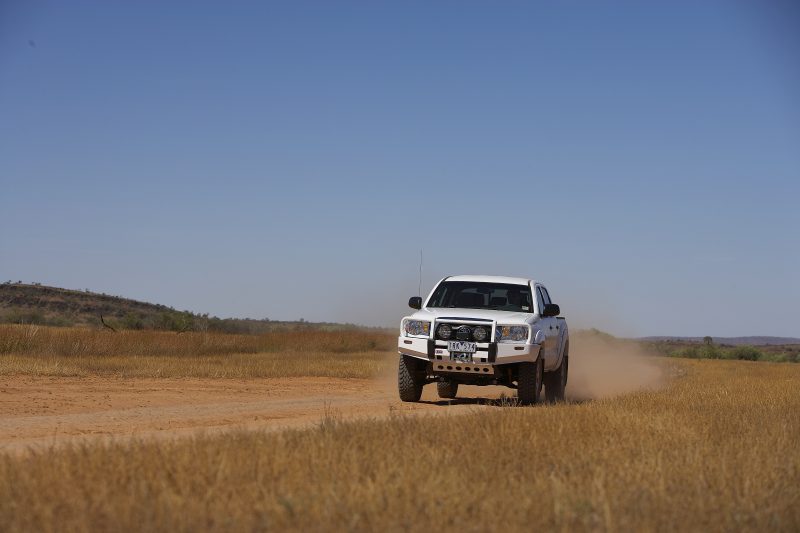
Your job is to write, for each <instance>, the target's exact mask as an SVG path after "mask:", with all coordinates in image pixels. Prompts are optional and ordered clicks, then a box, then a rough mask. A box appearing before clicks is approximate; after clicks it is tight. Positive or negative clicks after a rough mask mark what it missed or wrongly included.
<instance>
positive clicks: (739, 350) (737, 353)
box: [727, 346, 763, 361]
mask: <svg viewBox="0 0 800 533" xmlns="http://www.w3.org/2000/svg"><path fill="white" fill-rule="evenodd" d="M762 356H763V354H762V353H761V351H760V350H758V349H757V348H754V347H753V346H737V347H736V348H733V349H732V350H731V351H730V352H729V357H727V359H739V360H742V361H758V360H759V359H761V358H762Z"/></svg>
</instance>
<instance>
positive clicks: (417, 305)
mask: <svg viewBox="0 0 800 533" xmlns="http://www.w3.org/2000/svg"><path fill="white" fill-rule="evenodd" d="M408 306H409V307H410V308H411V309H422V298H420V297H419V296H412V297H411V298H409V299H408Z"/></svg>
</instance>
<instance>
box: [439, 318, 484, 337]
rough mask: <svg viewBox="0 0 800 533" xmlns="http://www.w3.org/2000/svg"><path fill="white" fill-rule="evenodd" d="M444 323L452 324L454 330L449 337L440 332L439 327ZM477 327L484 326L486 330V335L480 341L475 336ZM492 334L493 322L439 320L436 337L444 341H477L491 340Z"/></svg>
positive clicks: (451, 327)
mask: <svg viewBox="0 0 800 533" xmlns="http://www.w3.org/2000/svg"><path fill="white" fill-rule="evenodd" d="M443 324H447V325H448V326H450V329H451V330H452V334H451V335H450V337H449V338H445V337H442V336H441V335H440V334H439V328H440V327H442V325H443ZM475 328H483V329H485V330H486V337H485V338H484V339H482V340H480V341H478V340H477V339H476V338H475V335H474V332H475ZM491 336H492V325H491V324H485V325H482V324H459V323H455V322H439V323H437V324H436V338H437V339H439V340H443V341H475V342H489V339H490V338H491Z"/></svg>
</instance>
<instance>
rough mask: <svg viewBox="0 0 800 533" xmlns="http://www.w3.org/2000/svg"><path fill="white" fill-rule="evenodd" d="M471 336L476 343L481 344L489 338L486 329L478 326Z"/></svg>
mask: <svg viewBox="0 0 800 533" xmlns="http://www.w3.org/2000/svg"><path fill="white" fill-rule="evenodd" d="M472 336H473V337H475V340H476V341H478V342H483V341H485V340H486V337H488V336H489V333H488V332H487V331H486V328H484V327H481V326H478V327H477V328H475V329H473V330H472Z"/></svg>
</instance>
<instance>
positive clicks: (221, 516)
mask: <svg viewBox="0 0 800 533" xmlns="http://www.w3.org/2000/svg"><path fill="white" fill-rule="evenodd" d="M670 364H671V365H674V367H675V368H677V369H678V371H679V373H681V374H683V375H682V376H681V377H678V378H676V379H674V380H673V381H672V383H671V384H670V385H668V386H667V387H665V388H663V389H661V390H659V391H648V392H639V393H633V394H629V395H626V396H622V397H618V398H613V399H606V400H599V401H589V402H583V403H576V404H567V405H559V406H554V407H533V408H507V407H498V408H495V409H490V410H488V411H486V410H484V411H481V412H475V413H474V414H468V415H465V416H459V417H448V418H441V417H432V418H406V417H404V416H402V415H397V414H394V415H392V416H391V417H389V418H388V419H385V420H372V421H352V422H343V421H338V420H337V419H336V417H329V418H328V419H327V420H326V421H325V422H324V423H322V424H321V425H320V427H318V428H315V429H312V430H305V431H299V430H297V431H288V432H284V433H277V434H276V433H272V434H268V433H233V434H228V435H217V436H207V437H201V438H195V439H192V440H182V441H175V442H162V443H131V444H129V445H119V444H118V445H108V446H95V447H82V448H80V447H79V448H73V449H63V450H54V451H51V452H35V453H32V454H30V455H28V456H27V457H24V458H20V457H0V524H3V528H4V529H6V530H8V531H33V530H37V531H53V530H61V531H64V530H68V531H85V530H157V531H197V530H266V529H288V530H345V529H348V530H379V529H390V530H418V531H421V530H427V529H430V528H433V527H435V528H436V529H440V530H449V531H453V530H469V531H479V530H480V531H482V530H495V529H506V528H511V529H517V530H528V531H530V530H540V529H545V530H554V529H558V530H563V531H571V530H592V531H596V530H599V531H656V530H658V531H665V530H689V531H738V530H745V531H763V530H770V531H797V530H799V529H800V490H798V487H800V447H798V442H800V387H798V383H800V367H799V366H797V365H788V364H771V365H764V364H759V363H748V362H733V361H674V362H672V363H670Z"/></svg>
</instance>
